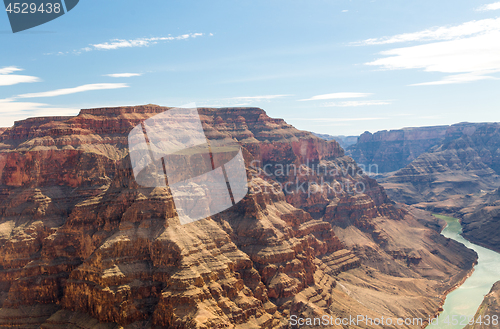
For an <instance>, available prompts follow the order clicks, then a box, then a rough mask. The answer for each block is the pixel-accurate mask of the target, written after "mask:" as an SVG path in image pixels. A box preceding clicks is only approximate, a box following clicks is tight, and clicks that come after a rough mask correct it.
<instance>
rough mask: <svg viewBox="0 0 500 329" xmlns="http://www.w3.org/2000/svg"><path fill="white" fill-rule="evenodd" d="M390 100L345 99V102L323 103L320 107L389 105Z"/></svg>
mask: <svg viewBox="0 0 500 329" xmlns="http://www.w3.org/2000/svg"><path fill="white" fill-rule="evenodd" d="M390 104H392V102H391V101H376V100H374V101H345V102H329V103H324V104H322V105H321V107H356V106H373V105H390Z"/></svg>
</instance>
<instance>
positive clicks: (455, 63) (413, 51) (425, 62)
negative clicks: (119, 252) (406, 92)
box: [366, 30, 500, 85]
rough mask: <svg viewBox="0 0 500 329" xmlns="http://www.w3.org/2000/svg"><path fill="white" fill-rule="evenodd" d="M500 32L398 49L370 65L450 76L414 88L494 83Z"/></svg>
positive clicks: (499, 69) (499, 67)
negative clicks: (491, 80)
mask: <svg viewBox="0 0 500 329" xmlns="http://www.w3.org/2000/svg"><path fill="white" fill-rule="evenodd" d="M499 40H500V30H499V31H490V32H487V33H483V34H479V35H476V36H472V37H468V38H461V39H457V40H451V41H441V42H434V43H429V44H424V45H419V46H412V47H404V48H396V49H392V50H388V51H383V52H381V53H380V54H382V55H385V56H387V57H384V58H379V59H377V60H375V61H373V62H370V63H366V64H367V65H372V66H379V67H381V68H384V69H388V70H397V69H423V70H424V71H426V72H440V73H448V74H449V75H448V76H446V77H444V78H443V79H441V80H438V81H432V82H424V83H417V84H414V85H438V84H456V83H465V82H471V81H478V80H485V79H495V77H492V76H491V74H494V73H497V72H500V42H499Z"/></svg>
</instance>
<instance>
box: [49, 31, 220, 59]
mask: <svg viewBox="0 0 500 329" xmlns="http://www.w3.org/2000/svg"><path fill="white" fill-rule="evenodd" d="M204 35H205V34H204V33H187V34H182V35H178V36H175V37H174V36H170V35H169V36H166V37H152V38H137V39H112V40H109V41H106V42H102V43H93V44H89V45H88V46H86V47H83V48H80V49H76V50H72V51H59V52H54V53H46V54H45V55H68V54H75V55H79V54H82V53H86V52H89V51H94V50H101V51H103V50H115V49H120V48H136V47H149V46H152V45H155V44H157V43H160V42H167V41H174V40H186V39H193V38H197V37H201V36H204ZM209 35H210V36H213V34H212V33H210V34H209Z"/></svg>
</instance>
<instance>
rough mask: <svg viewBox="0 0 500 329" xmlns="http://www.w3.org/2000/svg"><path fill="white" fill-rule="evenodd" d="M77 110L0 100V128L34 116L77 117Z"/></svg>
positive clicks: (13, 100) (10, 99)
mask: <svg viewBox="0 0 500 329" xmlns="http://www.w3.org/2000/svg"><path fill="white" fill-rule="evenodd" d="M78 112H79V109H74V108H57V107H52V106H50V105H48V104H44V103H33V102H17V101H15V99H12V98H9V99H0V127H10V126H12V125H13V124H14V122H15V121H19V120H24V119H26V118H27V117H36V116H64V115H77V114H78Z"/></svg>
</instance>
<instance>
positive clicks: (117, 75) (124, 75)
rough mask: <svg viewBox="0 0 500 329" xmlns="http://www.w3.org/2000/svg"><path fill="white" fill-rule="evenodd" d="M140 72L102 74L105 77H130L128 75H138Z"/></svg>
mask: <svg viewBox="0 0 500 329" xmlns="http://www.w3.org/2000/svg"><path fill="white" fill-rule="evenodd" d="M141 75H142V73H113V74H104V76H105V77H111V78H130V77H139V76H141Z"/></svg>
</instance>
